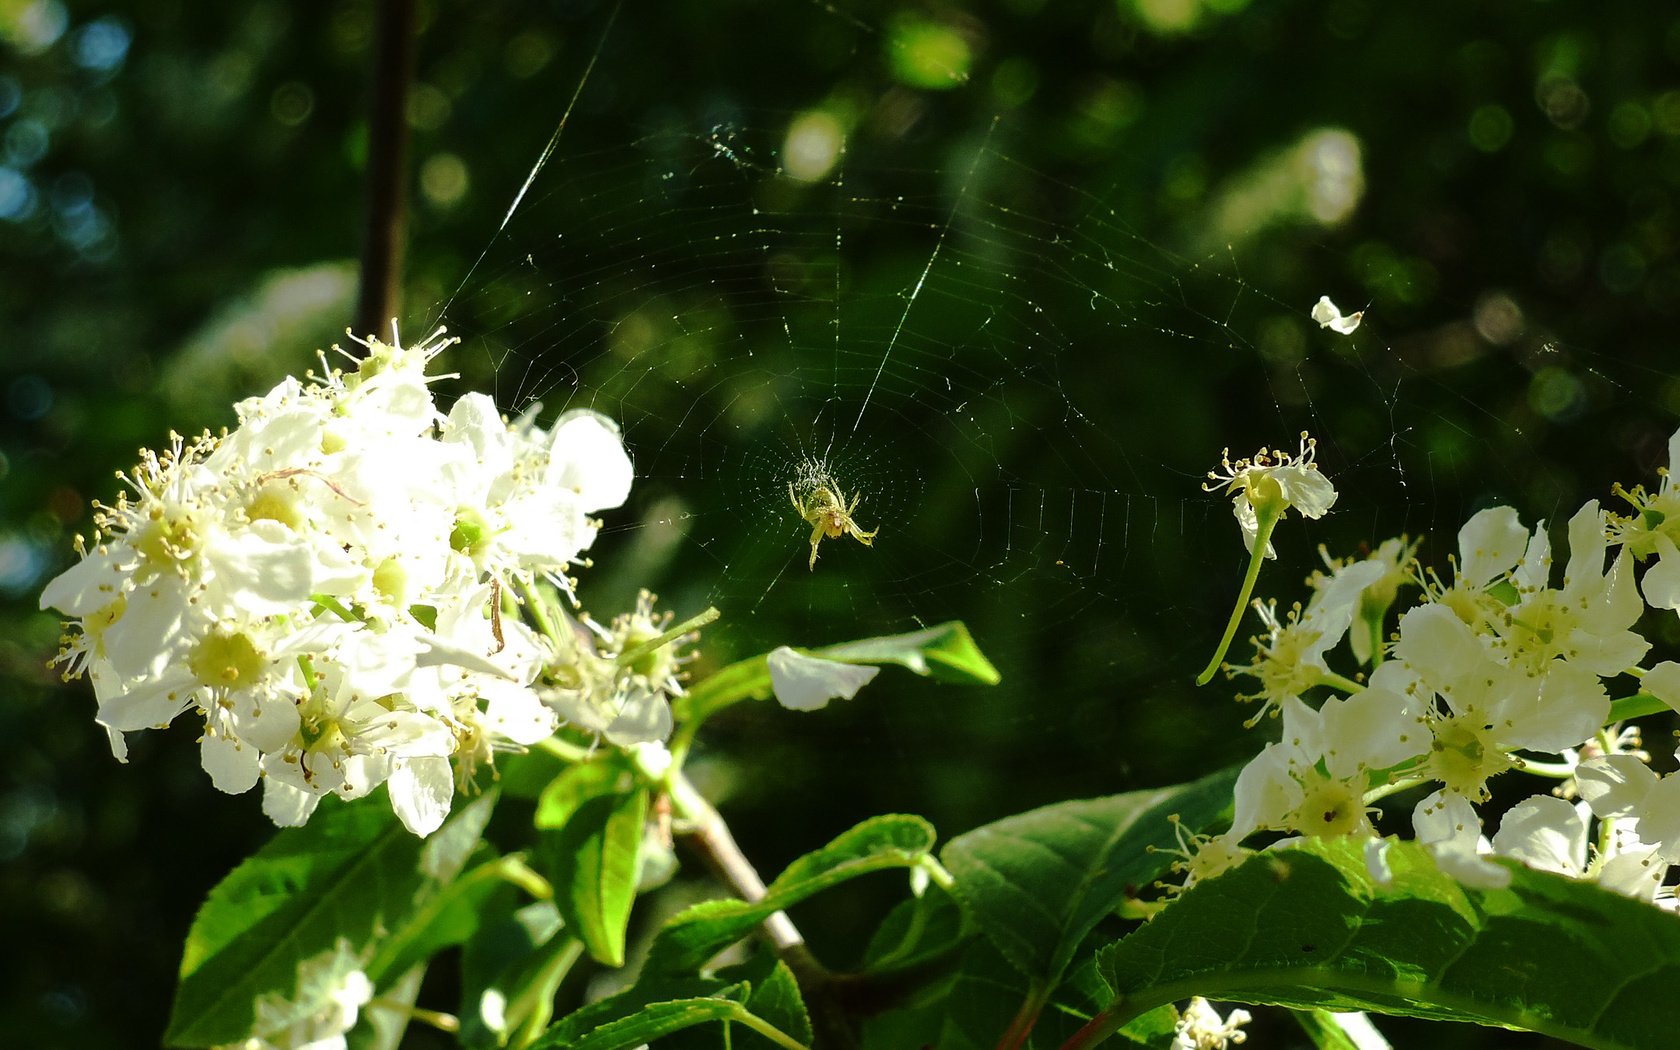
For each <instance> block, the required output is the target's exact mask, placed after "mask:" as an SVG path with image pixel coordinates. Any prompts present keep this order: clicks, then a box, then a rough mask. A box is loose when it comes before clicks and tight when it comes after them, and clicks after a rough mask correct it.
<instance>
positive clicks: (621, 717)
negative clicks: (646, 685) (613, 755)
mask: <svg viewBox="0 0 1680 1050" xmlns="http://www.w3.org/2000/svg"><path fill="white" fill-rule="evenodd" d="M619 704H620V706H619V709H618V714H617V716H616V717H614V718H613V720H612V721H610V722H608V723H607V726H606V728H605V729H604V730H602V733H603V734H604V735H605V736H606V738H607V739H608V740H611V741H612V742H613V743H615V744H618V745H620V746H623V747H629V746H631V745H632V744H651V743H658V742H663V741H664V740H665V739H666V738H667V737H669V736H670V735H671V705H670V704H669V703H667V702H666V701H665V694H664V693H660V692H656V691H654V690H651V689H632V690H630V692H629V693H628V695H626V696H625V697H623V698H622V699H621V700H620V701H619Z"/></svg>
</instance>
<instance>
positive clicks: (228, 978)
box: [164, 791, 494, 1046]
mask: <svg viewBox="0 0 1680 1050" xmlns="http://www.w3.org/2000/svg"><path fill="white" fill-rule="evenodd" d="M493 804H494V798H493V797H492V796H490V795H486V796H484V797H482V798H481V799H479V800H478V801H477V802H474V803H473V804H471V805H469V806H465V807H463V808H461V809H459V810H457V811H456V812H455V813H454V814H453V815H452V816H451V817H450V818H449V820H448V821H447V822H446V823H445V824H444V826H443V827H442V828H440V829H439V830H438V831H437V832H436V833H435V834H434V839H435V841H436V845H435V846H433V845H432V842H433V840H429V839H420V838H416V837H415V836H414V835H412V834H410V833H409V832H408V831H407V830H405V829H404V828H403V826H402V825H401V824H399V823H398V822H397V819H396V817H395V815H394V814H392V812H391V806H390V803H389V802H388V801H387V800H386V799H385V796H384V792H383V791H380V792H376V793H375V794H374V795H371V796H369V797H368V798H365V799H361V800H358V801H356V802H353V803H337V802H336V801H335V800H327V801H326V802H324V803H323V805H322V806H321V808H320V809H319V810H318V811H317V812H316V813H315V815H314V817H313V818H312V819H311V820H310V821H309V823H308V824H306V825H304V826H303V827H300V828H286V829H283V830H282V831H280V832H279V833H278V834H277V835H275V836H274V838H273V840H271V841H270V842H269V843H268V845H266V846H264V847H263V848H262V849H261V850H259V851H257V853H256V854H255V855H253V856H252V857H250V858H249V859H247V860H246V861H245V862H244V863H242V864H240V865H239V867H237V868H235V869H234V870H233V871H232V872H231V873H229V875H228V876H227V878H225V879H223V880H222V881H221V883H219V884H218V885H217V886H216V888H215V889H213V890H211V891H210V895H209V897H208V898H206V899H205V902H204V905H203V906H202V907H201V908H200V909H199V912H198V916H197V918H196V919H194V921H193V926H192V929H191V931H189V932H188V934H187V944H186V950H185V953H184V954H183V957H182V959H181V980H180V985H179V988H178V990H177V992H176V995H175V1003H174V1007H173V1010H172V1011H171V1014H170V1020H169V1028H168V1031H167V1032H166V1034H165V1036H164V1039H165V1041H166V1042H168V1043H170V1044H172V1045H176V1046H211V1045H215V1044H219V1043H230V1042H235V1041H238V1040H241V1039H244V1038H245V1037H246V1036H248V1035H249V1034H250V1032H251V1026H252V1024H253V1019H254V1016H255V1003H256V999H257V997H258V996H260V995H263V994H266V993H277V994H280V995H290V994H291V993H292V992H293V991H294V989H295V987H296V983H297V969H298V963H300V962H301V961H303V960H304V959H308V958H310V957H312V956H315V955H317V954H319V953H321V952H324V951H327V950H328V949H330V948H332V947H333V945H334V944H336V943H337V942H338V940H339V939H340V938H343V939H345V940H347V941H348V942H349V943H350V945H351V946H352V949H353V950H356V951H365V950H370V949H371V948H372V947H373V946H374V945H375V943H376V942H377V941H378V939H379V938H381V937H383V936H387V935H389V934H390V933H391V932H392V931H405V930H407V929H408V927H409V924H410V922H411V921H412V920H413V919H414V917H415V916H416V915H420V914H423V913H424V911H425V909H426V908H427V906H428V904H429V902H430V901H431V900H433V899H434V898H435V897H436V896H437V895H438V894H439V893H441V892H442V891H443V889H444V887H445V886H447V885H448V883H449V882H450V881H452V880H453V879H454V878H455V876H456V875H457V874H458V873H459V871H460V867H461V864H462V863H464V861H465V860H466V857H467V854H468V853H469V852H470V851H471V849H472V848H473V847H474V846H476V844H477V842H478V839H479V835H480V834H481V833H482V831H483V829H484V825H485V822H486V821H488V820H489V817H490V811H491V807H492V806H493Z"/></svg>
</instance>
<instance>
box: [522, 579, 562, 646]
mask: <svg viewBox="0 0 1680 1050" xmlns="http://www.w3.org/2000/svg"><path fill="white" fill-rule="evenodd" d="M516 582H517V583H518V586H519V597H520V598H521V599H523V600H524V602H525V611H526V612H528V613H530V615H531V624H532V625H533V626H534V627H536V629H537V633H538V634H540V635H542V636H543V637H544V638H547V639H548V640H549V641H551V642H556V643H558V642H559V641H560V635H559V632H557V631H556V630H555V629H554V621H553V620H550V619H549V618H548V603H547V602H545V601H543V597H542V594H541V593H539V592H538V591H537V589H536V587H534V586H532V585H531V584H530V583H528V582H526V581H525V580H518V581H516Z"/></svg>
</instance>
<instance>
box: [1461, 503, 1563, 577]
mask: <svg viewBox="0 0 1680 1050" xmlns="http://www.w3.org/2000/svg"><path fill="white" fill-rule="evenodd" d="M1527 546H1528V530H1527V529H1525V528H1523V527H1522V522H1521V521H1520V520H1518V518H1517V512H1516V511H1515V510H1514V509H1512V508H1511V507H1489V508H1488V509H1486V510H1481V511H1477V512H1476V513H1475V514H1474V515H1472V516H1471V518H1470V520H1469V521H1467V522H1465V523H1464V527H1463V528H1461V529H1459V530H1458V551H1459V557H1460V559H1461V560H1460V562H1459V566H1458V571H1459V574H1460V575H1462V576H1463V577H1464V579H1465V582H1467V583H1469V584H1470V585H1471V586H1472V587H1483V586H1485V585H1487V584H1488V583H1489V582H1491V581H1492V580H1493V579H1494V578H1495V577H1497V576H1499V575H1501V574H1503V573H1505V572H1508V571H1510V569H1511V567H1512V566H1514V565H1516V564H1517V561H1518V560H1519V559H1521V558H1522V556H1523V551H1524V549H1525V548H1526V547H1527ZM1542 582H1544V581H1542Z"/></svg>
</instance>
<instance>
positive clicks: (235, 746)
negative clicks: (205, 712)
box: [199, 733, 261, 795]
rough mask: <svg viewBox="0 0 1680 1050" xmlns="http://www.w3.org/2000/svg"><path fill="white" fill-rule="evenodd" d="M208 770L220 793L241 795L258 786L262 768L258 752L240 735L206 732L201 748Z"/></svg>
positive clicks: (200, 753) (205, 767)
mask: <svg viewBox="0 0 1680 1050" xmlns="http://www.w3.org/2000/svg"><path fill="white" fill-rule="evenodd" d="M199 756H200V758H201V759H202V761H203V762H204V771H205V772H206V773H209V774H210V783H212V784H214V785H215V786H216V790H217V791H223V792H226V793H227V794H229V795H241V794H244V793H245V792H247V791H249V790H251V789H252V788H253V787H255V786H256V783H257V774H258V773H259V772H260V771H261V766H260V765H259V763H258V761H257V749H256V748H255V747H252V746H251V745H250V744H247V743H245V742H244V741H242V740H240V739H239V738H238V737H236V736H232V735H228V734H223V733H205V734H204V740H203V742H202V744H201V745H200V748H199Z"/></svg>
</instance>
